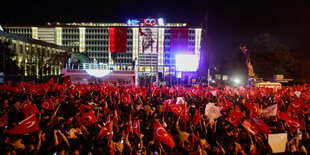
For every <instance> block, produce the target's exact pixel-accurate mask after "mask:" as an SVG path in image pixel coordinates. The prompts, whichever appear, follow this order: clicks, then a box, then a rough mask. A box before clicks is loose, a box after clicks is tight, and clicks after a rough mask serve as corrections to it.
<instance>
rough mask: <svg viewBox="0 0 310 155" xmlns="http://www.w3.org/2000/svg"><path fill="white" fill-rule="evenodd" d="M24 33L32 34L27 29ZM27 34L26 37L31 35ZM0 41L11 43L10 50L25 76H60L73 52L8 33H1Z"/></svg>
mask: <svg viewBox="0 0 310 155" xmlns="http://www.w3.org/2000/svg"><path fill="white" fill-rule="evenodd" d="M23 31H24V32H26V33H29V34H30V33H31V31H28V30H26V29H24V30H23ZM26 33H25V34H24V36H27V35H29V34H26ZM0 40H2V41H7V42H9V43H10V48H11V49H12V50H13V51H14V52H15V53H16V54H17V56H16V57H14V58H13V59H14V60H17V65H18V67H19V68H20V69H21V70H23V71H24V75H25V76H35V77H39V76H52V75H59V74H60V71H61V69H62V68H63V67H64V66H65V62H66V59H67V56H68V53H70V52H71V49H70V48H67V47H62V46H59V45H56V44H52V43H47V42H45V41H41V40H36V39H31V38H28V37H23V36H20V35H16V34H12V33H8V32H2V31H0Z"/></svg>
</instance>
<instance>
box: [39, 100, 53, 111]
mask: <svg viewBox="0 0 310 155" xmlns="http://www.w3.org/2000/svg"><path fill="white" fill-rule="evenodd" d="M41 107H42V108H44V109H46V110H54V103H53V100H52V99H51V98H49V99H45V101H44V102H43V103H42V104H41Z"/></svg>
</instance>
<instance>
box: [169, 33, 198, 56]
mask: <svg viewBox="0 0 310 155" xmlns="http://www.w3.org/2000/svg"><path fill="white" fill-rule="evenodd" d="M188 32H189V31H188V28H170V47H171V48H170V49H171V52H173V53H190V54H193V52H191V51H190V50H188Z"/></svg>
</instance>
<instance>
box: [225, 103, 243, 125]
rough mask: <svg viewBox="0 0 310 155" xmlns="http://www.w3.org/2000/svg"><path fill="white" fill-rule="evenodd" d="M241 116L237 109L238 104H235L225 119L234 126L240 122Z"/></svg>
mask: <svg viewBox="0 0 310 155" xmlns="http://www.w3.org/2000/svg"><path fill="white" fill-rule="evenodd" d="M241 118H242V112H241V110H240V109H239V107H238V106H236V108H235V110H234V111H233V112H232V113H230V114H229V115H228V116H227V117H226V118H225V120H227V121H228V122H229V123H231V124H232V125H234V126H238V124H239V123H240V120H241Z"/></svg>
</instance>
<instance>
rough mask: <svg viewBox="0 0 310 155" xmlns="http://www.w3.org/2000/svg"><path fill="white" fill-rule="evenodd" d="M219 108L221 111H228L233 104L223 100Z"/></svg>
mask: <svg viewBox="0 0 310 155" xmlns="http://www.w3.org/2000/svg"><path fill="white" fill-rule="evenodd" d="M219 105H220V107H222V110H224V111H225V110H228V109H229V108H230V107H231V106H232V105H233V104H232V103H231V102H230V101H227V100H225V101H224V102H219Z"/></svg>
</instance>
